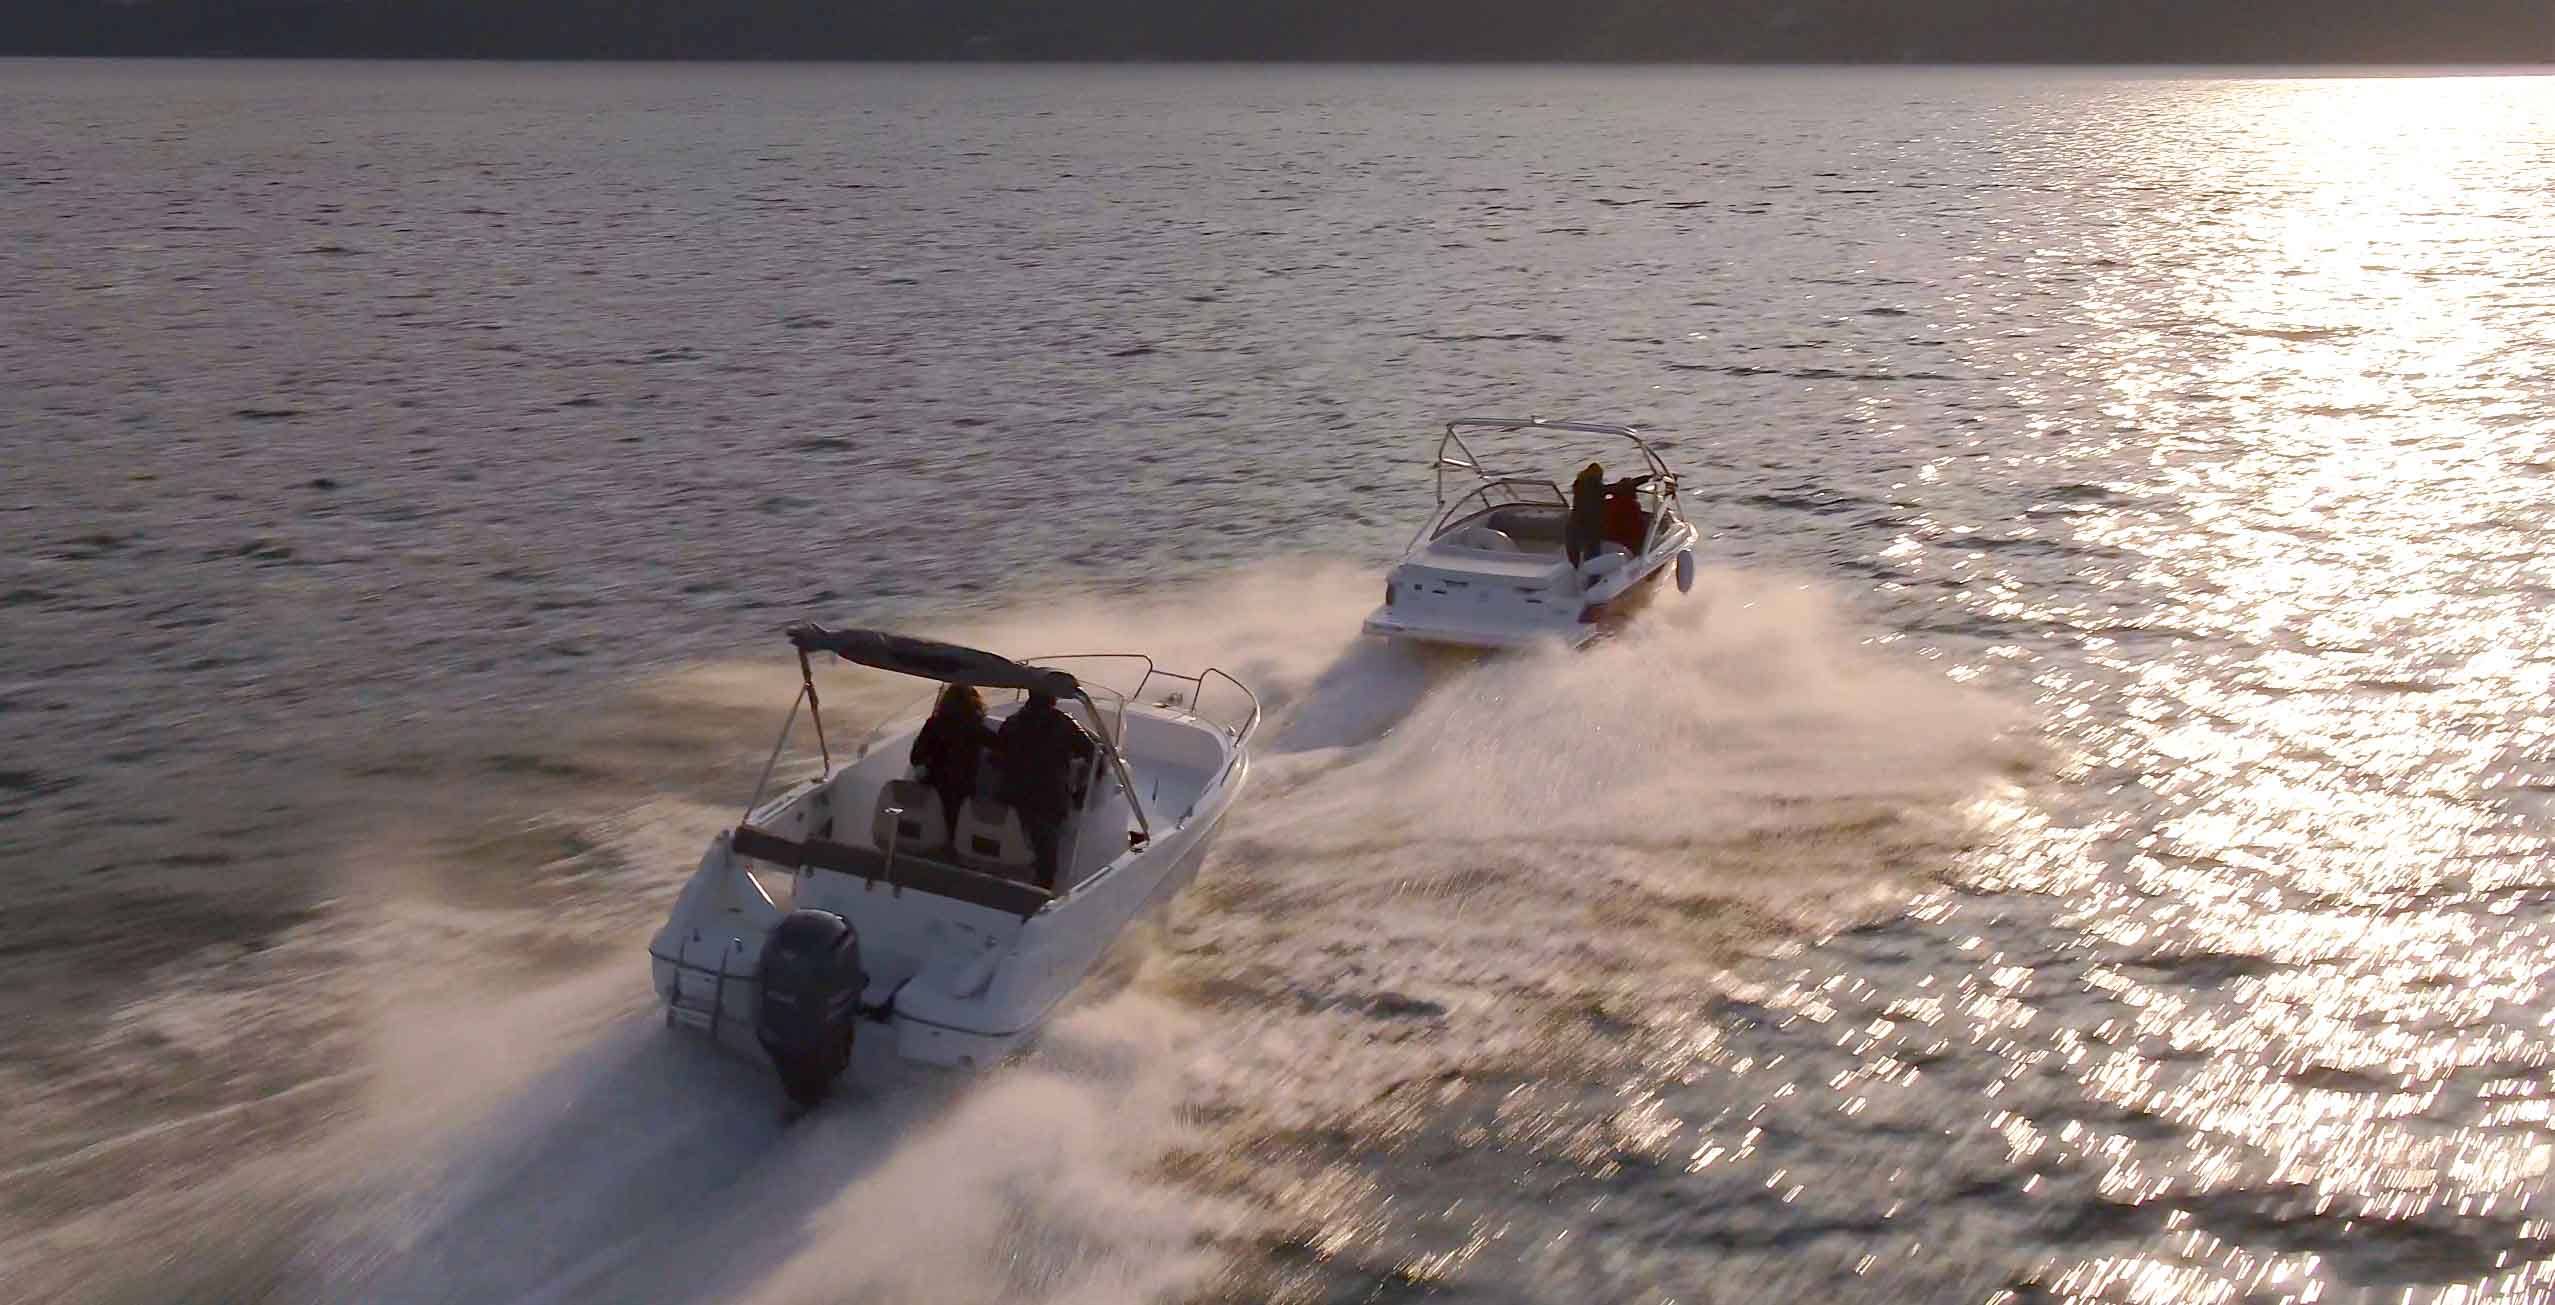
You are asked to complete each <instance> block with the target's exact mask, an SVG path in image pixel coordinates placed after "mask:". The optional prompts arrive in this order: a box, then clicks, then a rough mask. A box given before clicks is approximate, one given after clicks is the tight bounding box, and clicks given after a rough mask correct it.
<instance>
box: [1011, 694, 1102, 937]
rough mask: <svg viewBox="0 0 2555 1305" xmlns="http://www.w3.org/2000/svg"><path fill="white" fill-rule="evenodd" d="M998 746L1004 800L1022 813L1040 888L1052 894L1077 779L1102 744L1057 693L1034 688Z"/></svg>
mask: <svg viewBox="0 0 2555 1305" xmlns="http://www.w3.org/2000/svg"><path fill="white" fill-rule="evenodd" d="M994 748H995V750H996V751H998V752H1000V753H1001V754H1002V790H1003V791H1002V793H1001V795H1000V796H1001V798H1002V800H1003V801H1004V802H1007V803H1009V804H1010V805H1011V809H1012V810H1014V811H1017V812H1019V813H1020V826H1021V828H1022V830H1024V831H1025V832H1026V833H1027V834H1028V835H1029V846H1030V849H1031V850H1032V851H1034V852H1035V853H1036V854H1037V858H1038V861H1037V870H1038V886H1039V887H1041V888H1044V889H1047V890H1049V891H1050V892H1052V891H1054V890H1055V889H1056V887H1057V884H1058V878H1057V870H1058V860H1059V849H1058V847H1057V843H1058V841H1059V840H1060V839H1061V838H1062V837H1063V834H1064V825H1065V816H1066V815H1067V814H1068V813H1070V812H1071V811H1072V810H1073V799H1074V780H1075V779H1076V777H1078V776H1080V775H1081V774H1082V773H1083V772H1084V770H1085V768H1087V767H1088V766H1090V764H1091V761H1092V758H1094V757H1096V756H1098V755H1099V752H1100V745H1098V744H1097V743H1094V742H1092V739H1091V735H1090V734H1089V733H1088V732H1087V731H1085V730H1084V729H1083V728H1082V723H1081V722H1080V721H1077V720H1075V719H1074V718H1073V717H1071V716H1068V715H1066V714H1065V713H1064V712H1063V711H1061V710H1059V709H1058V708H1057V706H1056V698H1055V695H1054V694H1051V693H1046V692H1042V691H1040V690H1037V689H1031V690H1030V691H1029V701H1027V702H1025V703H1022V704H1021V706H1020V710H1018V711H1015V712H1013V713H1012V714H1011V719H1009V720H1007V721H1004V722H1003V723H1002V729H1001V731H1000V732H998V733H997V734H996V735H995V736H994Z"/></svg>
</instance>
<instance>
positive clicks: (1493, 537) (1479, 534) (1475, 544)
mask: <svg viewBox="0 0 2555 1305" xmlns="http://www.w3.org/2000/svg"><path fill="white" fill-rule="evenodd" d="M1446 542H1447V543H1450V544H1453V545H1454V546H1455V547H1457V548H1477V549H1480V550H1481V551H1483V552H1485V553H1514V552H1517V551H1518V548H1517V541H1516V540H1514V539H1510V538H1509V537H1508V536H1507V535H1504V534H1502V533H1500V532H1499V531H1497V530H1494V529H1492V528H1491V527H1489V526H1480V525H1474V526H1466V527H1464V528H1463V529H1461V530H1458V531H1456V532H1455V533H1453V534H1451V535H1448V536H1447V537H1446Z"/></svg>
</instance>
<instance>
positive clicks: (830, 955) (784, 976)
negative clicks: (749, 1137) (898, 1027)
mask: <svg viewBox="0 0 2555 1305" xmlns="http://www.w3.org/2000/svg"><path fill="white" fill-rule="evenodd" d="M760 973H761V974H762V979H763V993H762V998H761V1001H760V1003H759V1004H758V1006H757V1008H756V1011H755V1019H754V1036H755V1040H756V1041H758V1042H761V1043H762V1044H763V1051H764V1053H765V1054H767V1055H769V1056H770V1057H771V1058H772V1067H773V1068H774V1069H777V1070H779V1071H780V1074H781V1086H782V1088H783V1089H784V1090H785V1091H787V1092H788V1093H789V1095H790V1099H791V1100H792V1101H796V1102H798V1103H799V1104H800V1105H803V1106H812V1105H815V1104H816V1103H817V1102H820V1101H822V1100H824V1099H825V1095H826V1093H827V1092H829V1091H831V1090H832V1089H833V1086H834V1080H835V1079H837V1078H839V1077H841V1076H842V1073H843V1070H844V1069H845V1068H846V1067H847V1066H849V1065H850V1064H851V1061H852V1036H853V1033H854V1032H855V1029H856V1026H857V1025H858V1024H859V1023H860V1017H861V990H862V989H864V988H866V987H868V986H869V976H868V975H867V974H866V973H864V972H863V971H862V970H861V940H860V935H859V933H857V932H856V931H854V930H853V928H852V925H851V922H850V921H848V920H846V919H844V918H843V917H841V916H839V915H836V914H835V913H833V912H832V911H815V910H797V911H792V912H790V913H789V914H788V915H787V916H785V917H783V918H782V920H781V923H780V924H779V926H778V927H776V928H774V929H773V930H772V933H771V936H770V937H768V938H766V939H764V940H763V963H762V966H761V969H760Z"/></svg>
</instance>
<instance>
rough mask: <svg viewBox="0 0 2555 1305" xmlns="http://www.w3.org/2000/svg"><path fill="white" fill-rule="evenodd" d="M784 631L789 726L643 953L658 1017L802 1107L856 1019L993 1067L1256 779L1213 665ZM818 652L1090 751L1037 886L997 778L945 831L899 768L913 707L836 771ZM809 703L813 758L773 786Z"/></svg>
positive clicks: (1241, 725)
mask: <svg viewBox="0 0 2555 1305" xmlns="http://www.w3.org/2000/svg"><path fill="white" fill-rule="evenodd" d="M789 637H790V641H791V643H792V644H794V645H795V646H796V647H797V649H798V661H799V680H800V688H799V693H798V696H797V697H796V698H794V699H793V700H792V702H791V704H790V712H789V716H788V718H787V720H786V721H785V722H784V724H783V725H782V729H781V737H780V739H779V741H777V742H776V743H774V744H773V747H772V755H771V759H770V760H769V761H766V762H765V763H764V767H763V776H762V778H761V779H760V780H758V781H756V784H755V793H754V796H753V798H752V799H750V800H749V801H748V803H747V805H746V812H745V816H744V819H743V820H742V821H741V822H740V823H738V824H737V826H736V827H735V828H733V829H729V830H723V831H721V832H720V833H719V834H718V835H717V836H716V837H714V838H712V839H711V840H710V847H709V851H708V852H707V853H706V854H704V855H703V856H702V858H701V863H700V866H699V868H698V869H697V870H695V871H694V872H693V874H692V877H691V879H690V881H689V882H688V883H686V884H685V885H684V888H683V891H682V893H681V895H680V896H679V897H678V898H677V899H676V900H675V904H674V911H673V914H672V916H671V917H670V918H669V919H667V921H666V923H665V927H664V928H662V929H660V930H658V931H657V934H656V936H655V938H654V939H653V940H652V941H651V942H650V943H649V944H648V956H649V958H650V962H651V969H652V971H653V975H654V980H655V984H656V989H657V993H658V995H659V996H660V997H662V998H663V999H664V1001H665V1012H666V1022H667V1023H668V1024H669V1025H673V1026H676V1027H681V1028H688V1029H693V1030H697V1031H699V1032H701V1033H705V1034H707V1035H709V1037H710V1038H711V1039H712V1040H713V1041H716V1042H721V1043H725V1044H728V1045H730V1046H731V1047H733V1048H734V1049H736V1050H739V1051H744V1052H747V1053H749V1054H751V1053H752V1052H753V1050H754V1049H755V1048H757V1047H759V1048H760V1050H761V1054H763V1055H765V1056H768V1057H769V1058H770V1060H771V1062H772V1064H773V1066H774V1068H776V1069H777V1070H778V1071H779V1073H780V1077H781V1082H782V1084H783V1086H784V1088H785V1089H786V1090H787V1091H788V1093H789V1095H790V1097H791V1098H792V1099H793V1100H794V1101H797V1102H798V1103H800V1104H801V1105H814V1104H816V1103H817V1102H819V1101H821V1100H822V1099H823V1098H824V1097H825V1096H826V1095H827V1094H828V1092H829V1091H830V1090H831V1088H832V1085H833V1083H834V1081H835V1080H836V1079H837V1078H839V1077H840V1076H841V1075H842V1073H843V1071H844V1069H845V1068H846V1066H848V1065H849V1063H850V1060H851V1054H852V1043H853V1038H854V1033H855V1030H856V1028H857V1026H858V1025H860V1024H861V1023H863V1022H874V1023H879V1024H884V1025H886V1026H887V1028H888V1030H889V1031H890V1032H892V1033H893V1035H894V1037H895V1040H896V1041H895V1048H896V1050H897V1052H898V1053H899V1054H901V1055H902V1056H904V1057H905V1058H907V1059H910V1060H917V1061H922V1062H926V1063H930V1064H937V1065H949V1066H984V1065H991V1064H994V1063H996V1062H998V1061H1000V1060H1001V1059H1003V1058H1004V1057H1005V1056H1006V1055H1008V1054H1009V1053H1010V1052H1011V1051H1013V1050H1014V1049H1015V1048H1017V1047H1018V1046H1020V1044H1021V1043H1023V1042H1024V1041H1025V1040H1026V1039H1027V1038H1028V1037H1029V1036H1030V1035H1031V1034H1032V1033H1033V1032H1034V1031H1035V1030H1036V1029H1037V1028H1038V1026H1039V1025H1040V1024H1041V1023H1042V1022H1043V1021H1045V1020H1046V1019H1047V1017H1048V1016H1049V1015H1050V1014H1052V1013H1053V1012H1054V1011H1055V1009H1056V1007H1057V1005H1058V1004H1059V1003H1060V1002H1062V1001H1063V1000H1064V999H1065V997H1066V996H1067V994H1069V993H1071V992H1072V991H1073V990H1074V988H1075V987H1076V985H1078V984H1079V983H1080V982H1081V981H1082V980H1083V978H1084V977H1085V976H1086V975H1087V974H1089V973H1090V972H1091V970H1092V969H1093V967H1094V966H1095V965H1096V964H1097V963H1098V962H1099V960H1100V958H1101V956H1102V954H1103V953H1104V952H1105V951H1106V950H1107V949H1108V947H1109V944H1110V942H1111V941H1112V940H1113V939H1115V938H1116V937H1117V936H1118V934H1119V932H1120V931H1121V930H1122V929H1124V928H1126V926H1127V925H1128V924H1129V923H1130V922H1131V921H1133V920H1135V919H1136V918H1137V917H1138V916H1139V915H1141V914H1143V913H1144V912H1145V910H1146V909H1147V908H1148V907H1151V906H1153V905H1155V904H1157V903H1160V902H1163V901H1165V900H1167V899H1168V898H1169V897H1171V896H1172V895H1173V894H1174V893H1176V892H1178V891H1179V889H1180V888H1181V887H1182V886H1184V885H1185V884H1186V883H1187V882H1188V881H1189V880H1190V879H1191V878H1193V877H1194V876H1195V875H1196V873H1197V870H1198V865H1199V862H1200V861H1202V860H1203V859H1204V858H1205V856H1206V852H1207V847H1208V845H1209V843H1210V842H1211V841H1212V840H1213V839H1214V837H1215V832H1216V827H1217V825H1218V824H1219V823H1220V822H1221V821H1222V820H1223V819H1224V816H1225V813H1226V812H1228V811H1230V810H1232V808H1233V803H1234V800H1235V799H1236V798H1237V797H1239V796H1240V795H1241V792H1242V785H1243V781H1244V780H1245V779H1246V778H1247V777H1248V775H1249V773H1250V754H1249V744H1250V739H1251V735H1252V733H1253V731H1255V730H1256V729H1257V728H1258V726H1259V722H1260V704H1259V699H1258V698H1257V697H1256V696H1254V695H1253V694H1252V692H1251V690H1250V689H1249V688H1247V687H1245V686H1244V685H1243V684H1242V683H1241V682H1240V681H1238V680H1236V679H1234V678H1233V677H1232V676H1230V675H1227V674H1226V673H1224V672H1223V671H1220V670H1217V669H1215V668H1212V667H1209V668H1207V669H1206V670H1203V671H1200V672H1199V673H1197V674H1196V675H1180V674H1175V673H1173V672H1169V671H1165V670H1162V669H1159V668H1157V667H1156V666H1154V664H1153V661H1152V659H1151V658H1149V657H1146V656H1143V655H1142V654H1135V653H1108V654H1091V655H1082V656H1074V657H1049V658H1041V659H1037V660H1034V661H1030V662H1016V661H1012V660H1009V659H1007V658H1003V657H999V656H996V655H994V654H992V653H988V652H981V651H978V650H976V649H973V648H962V647H959V646H956V645H954V644H946V643H937V642H933V641H930V640H926V639H916V638H910V637H907V636H904V635H897V634H890V633H886V632H884V631H877V630H828V629H825V628H824V627H822V626H815V625H797V626H792V627H791V628H790V630H789ZM829 652H830V653H833V654H835V655H837V656H839V657H841V658H842V659H844V660H846V661H850V662H854V663H857V664H859V665H862V666H868V667H873V668H875V669H878V670H883V671H889V672H893V673H896V674H901V675H909V676H914V677H917V678H920V679H924V680H933V681H938V682H939V683H940V684H943V685H949V684H964V685H971V686H974V687H975V688H977V689H978V690H980V691H983V692H984V694H985V699H986V703H987V711H986V717H987V721H988V723H990V724H995V725H999V724H1000V723H1001V722H1002V721H1003V720H1006V719H1008V718H1009V716H1010V714H1011V713H1012V712H1014V711H1017V710H1019V708H1020V705H1021V703H1022V702H1023V701H1025V700H1026V697H1027V695H1029V694H1030V693H1033V692H1034V693H1039V694H1043V695H1045V696H1046V697H1049V698H1052V699H1053V700H1054V701H1055V702H1056V703H1057V705H1058V706H1059V707H1060V708H1061V709H1062V710H1063V711H1064V712H1065V713H1066V714H1067V715H1069V716H1072V717H1073V718H1074V719H1075V721H1076V723H1077V724H1079V725H1081V726H1082V727H1083V728H1084V730H1085V731H1086V732H1087V733H1088V734H1089V735H1090V736H1091V738H1092V740H1093V741H1094V743H1095V744H1096V745H1097V746H1096V747H1095V748H1094V749H1093V752H1094V755H1093V756H1092V757H1091V759H1090V761H1089V762H1088V765H1087V768H1085V767H1084V766H1083V765H1082V764H1081V763H1075V768H1076V771H1077V773H1076V774H1075V775H1074V776H1073V777H1072V778H1073V787H1074V789H1075V791H1076V793H1077V797H1076V799H1075V802H1074V806H1073V809H1072V811H1071V812H1070V813H1069V814H1068V815H1067V817H1066V820H1065V823H1064V824H1063V826H1062V827H1061V832H1060V834H1059V835H1058V844H1057V846H1058V852H1057V856H1056V871H1055V877H1054V881H1053V882H1052V883H1049V884H1042V883H1040V882H1038V876H1037V874H1036V873H1035V872H1034V870H1033V866H1034V865H1035V855H1034V851H1033V847H1032V844H1031V842H1030V841H1029V838H1028V836H1027V832H1026V830H1025V828H1024V826H1023V824H1022V822H1021V819H1020V815H1019V813H1018V812H1017V811H1015V810H1013V809H1012V808H1011V807H1009V806H1007V805H1005V804H1004V803H1002V802H1000V801H997V800H996V799H995V798H994V797H993V796H992V795H991V792H990V786H986V789H985V791H979V792H976V793H975V795H974V796H970V797H967V798H966V799H964V801H963V802H962V803H961V805H960V809H959V811H958V813H957V820H956V822H955V824H956V828H955V835H954V837H953V835H952V830H951V828H950V822H949V821H948V819H947V813H946V811H945V810H944V807H943V799H942V797H941V794H940V792H939V791H938V790H936V789H935V788H934V787H932V786H931V785H929V784H925V783H923V782H921V781H920V780H918V779H917V778H915V777H914V776H913V774H912V772H911V770H910V767H909V765H908V762H907V757H908V753H909V750H910V748H911V746H912V743H913V740H914V738H915V736H916V734H917V732H918V731H919V730H920V728H921V725H922V719H921V716H922V714H923V713H922V712H920V711H917V712H914V713H910V714H906V715H901V716H898V717H894V718H891V719H890V720H889V722H888V723H886V724H883V725H881V726H880V727H879V728H878V729H877V730H875V731H873V732H872V733H871V735H870V737H869V738H868V739H867V740H866V741H864V742H863V743H862V744H861V745H860V746H859V750H858V751H857V752H856V753H855V754H854V755H853V756H852V757H851V758H850V759H849V761H848V762H847V763H846V764H844V765H842V766H840V767H837V766H836V765H835V763H834V759H833V753H832V750H831V748H830V746H829V745H828V744H827V743H826V742H825V723H824V719H823V715H822V713H821V709H820V707H819V704H818V700H817V692H816V675H815V670H814V666H813V664H812V663H811V661H810V658H811V657H814V656H816V655H819V654H822V653H829ZM1112 682H1115V683H1121V684H1125V685H1127V686H1129V687H1128V688H1126V689H1125V690H1124V691H1123V692H1121V691H1115V690H1112V689H1111V688H1109V687H1106V686H1107V684H1108V683H1112ZM933 692H934V693H937V692H939V690H937V689H935V690H933ZM1206 698H1213V699H1216V700H1217V702H1216V705H1215V707H1214V709H1213V712H1212V714H1208V713H1209V709H1208V708H1207V707H1205V706H1203V705H1201V700H1202V699H1206ZM802 706H803V707H805V708H806V711H807V715H808V717H809V719H810V720H811V721H812V722H813V723H814V724H815V727H816V737H817V748H818V752H819V754H820V756H821V758H822V762H821V769H820V770H819V771H818V773H817V774H816V776H815V777H814V778H812V779H808V780H805V781H804V782H801V783H798V784H795V785H792V786H788V787H785V788H783V789H781V790H780V791H778V792H775V793H771V794H770V795H769V796H767V790H769V789H770V788H771V784H772V774H773V771H774V768H775V766H776V765H777V763H778V762H779V760H780V757H781V755H782V753H783V751H784V750H785V749H786V748H787V746H788V743H789V739H790V735H791V731H792V729H793V727H795V726H796V724H797V722H798V718H799V709H800V708H801V707H802Z"/></svg>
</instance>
